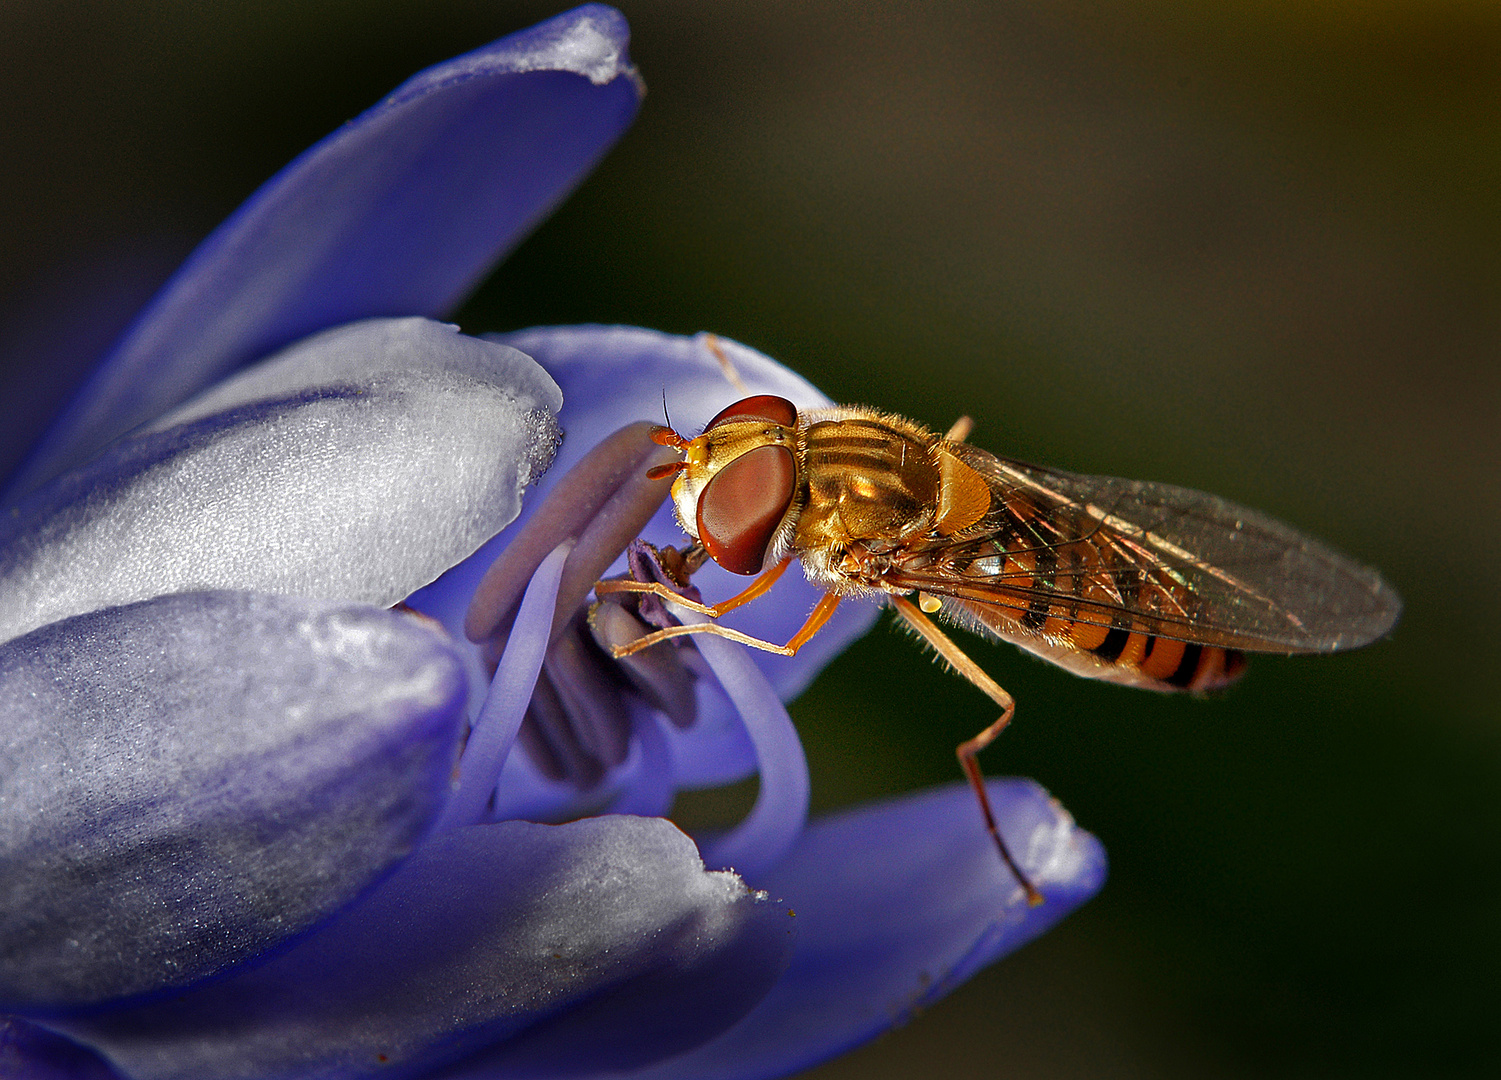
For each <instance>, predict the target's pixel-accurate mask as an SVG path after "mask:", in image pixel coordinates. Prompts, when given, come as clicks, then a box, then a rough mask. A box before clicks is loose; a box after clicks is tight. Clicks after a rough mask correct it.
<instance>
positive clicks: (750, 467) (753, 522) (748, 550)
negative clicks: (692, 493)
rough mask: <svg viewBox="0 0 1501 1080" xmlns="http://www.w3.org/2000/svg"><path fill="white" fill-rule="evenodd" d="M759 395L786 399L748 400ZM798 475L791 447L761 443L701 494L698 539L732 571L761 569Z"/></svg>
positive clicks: (717, 477) (713, 557)
mask: <svg viewBox="0 0 1501 1080" xmlns="http://www.w3.org/2000/svg"><path fill="white" fill-rule="evenodd" d="M759 400H770V401H782V399H781V398H769V399H761V398H747V399H746V401H759ZM782 403H783V404H784V405H786V406H787V407H788V408H789V409H790V408H792V406H791V404H790V403H788V402H785V401H782ZM740 404H742V405H743V404H745V402H741V403H740ZM731 408H734V406H731ZM720 415H721V416H723V415H724V414H723V413H721V414H720ZM767 419H771V418H770V417H768V418H767ZM715 423H718V419H717V418H716V420H715ZM711 426H712V425H711ZM796 478H797V467H796V466H795V465H794V463H793V460H792V452H791V451H789V450H788V449H787V448H786V447H784V446H758V447H756V448H755V449H754V450H751V451H748V452H747V453H744V454H741V455H740V456H739V457H737V458H736V459H735V460H734V461H732V462H730V463H729V464H728V465H726V466H725V467H724V468H722V469H720V470H719V471H718V472H717V473H715V474H714V479H712V480H710V481H709V483H708V486H706V487H705V488H704V490H703V493H702V494H701V495H699V497H698V538H699V540H700V541H701V542H702V543H703V545H704V547H705V549H707V551H708V552H709V556H710V557H711V558H712V559H713V560H714V561H715V562H717V563H718V564H719V565H720V566H722V567H724V568H725V569H726V570H729V571H732V572H733V573H736V574H755V573H759V572H760V570H761V564H762V563H763V562H765V561H766V549H767V548H768V547H770V546H771V538H772V537H773V536H774V535H775V534H776V531H777V525H779V524H780V523H781V521H782V515H783V514H785V513H787V507H788V505H789V504H790V503H791V502H792V491H793V485H794V484H795V483H796Z"/></svg>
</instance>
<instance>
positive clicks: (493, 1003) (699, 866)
mask: <svg viewBox="0 0 1501 1080" xmlns="http://www.w3.org/2000/svg"><path fill="white" fill-rule="evenodd" d="M793 928H794V923H793V920H791V919H789V917H788V914H787V912H786V909H785V908H782V907H781V906H780V905H779V904H775V903H772V902H770V901H768V900H767V899H766V898H765V897H764V895H761V894H755V893H751V892H749V891H748V890H747V889H746V888H745V886H744V884H743V883H742V882H741V881H740V879H739V878H737V877H735V876H734V875H732V874H725V873H719V872H715V873H708V872H705V871H704V868H703V863H702V862H701V861H700V860H699V858H698V852H697V850H696V849H695V848H694V846H693V843H692V842H691V841H690V840H688V838H687V837H685V836H683V835H682V834H681V833H679V832H678V831H677V830H676V829H674V828H673V827H672V826H671V825H670V824H668V823H667V822H664V821H660V820H654V819H650V818H627V817H609V818H596V819H592V820H588V821H580V822H575V823H573V824H572V825H564V826H550V825H532V824H527V823H523V822H505V823H501V824H497V825H475V826H470V827H468V828H464V829H457V830H454V831H452V832H448V833H444V834H442V835H440V836H436V837H434V838H433V839H432V840H430V841H429V842H428V843H426V844H424V845H423V846H422V847H421V848H420V849H419V850H418V852H417V853H416V854H415V855H413V857H412V858H411V859H410V860H409V861H408V862H407V863H406V864H405V865H404V866H403V867H402V868H401V869H400V870H399V871H398V872H397V873H396V874H395V875H393V876H392V877H391V878H390V879H389V880H388V881H387V882H386V883H384V884H383V885H382V886H380V888H378V889H377V890H376V891H375V892H374V893H372V894H371V896H370V897H369V898H368V899H366V900H365V901H364V902H363V903H361V904H359V905H357V906H356V907H354V908H352V909H351V910H349V911H348V912H346V913H345V914H344V915H343V916H341V917H340V918H339V919H337V920H335V921H334V922H333V923H332V924H330V925H329V926H328V927H327V928H326V929H325V930H323V931H322V932H321V933H318V934H315V935H313V936H312V937H310V938H308V939H307V940H305V941H303V942H301V943H300V944H298V945H297V946H296V947H294V948H293V949H291V950H289V951H288V952H286V953H284V954H283V955H281V956H280V957H277V958H276V959H274V960H272V961H270V962H269V963H267V964H265V965H263V966H261V967H259V968H256V969H254V970H250V971H246V972H244V973H242V974H238V975H235V976H233V977H231V978H229V979H225V980H223V981H220V982H218V983H214V984H211V985H208V986H205V987H202V988H200V989H198V990H196V991H193V992H190V993H188V994H185V995H182V996H180V997H178V998H175V999H173V1000H172V1001H169V1002H163V1003H161V1004H160V1005H155V1006H144V1007H141V1008H137V1009H132V1010H128V1011H125V1012H118V1013H111V1014H109V1015H105V1016H101V1017H98V1018H93V1019H89V1020H69V1021H66V1022H63V1023H58V1024H57V1025H56V1026H58V1027H59V1028H61V1029H62V1030H64V1031H66V1032H68V1033H69V1034H71V1035H73V1036H75V1037H77V1038H79V1039H82V1040H85V1041H87V1042H89V1043H90V1044H92V1045H94V1046H96V1047H98V1048H99V1049H100V1050H102V1051H103V1052H104V1053H105V1054H106V1055H108V1057H109V1058H110V1059H111V1060H112V1061H113V1062H115V1063H116V1064H117V1065H118V1066H119V1067H121V1068H122V1069H123V1071H125V1072H127V1073H129V1075H130V1076H132V1077H133V1078H135V1080H178V1078H180V1080H272V1078H277V1077H294V1076H295V1077H306V1076H339V1077H346V1078H347V1077H363V1076H410V1075H412V1074H413V1073H416V1072H420V1071H421V1070H423V1069H424V1068H429V1069H430V1068H436V1067H439V1066H442V1065H444V1064H448V1063H453V1062H461V1061H463V1059H465V1058H470V1057H471V1055H475V1054H478V1055H479V1056H478V1057H477V1058H471V1060H469V1061H468V1062H465V1063H464V1064H462V1065H460V1066H459V1068H458V1069H457V1070H456V1071H457V1072H458V1074H459V1075H469V1074H470V1072H471V1070H472V1071H473V1072H474V1073H475V1074H476V1075H478V1076H485V1077H495V1076H505V1075H512V1074H515V1073H519V1074H521V1075H529V1076H534V1075H538V1074H539V1073H542V1074H545V1075H558V1076H567V1075H572V1074H577V1073H580V1072H588V1071H592V1070H603V1069H610V1068H620V1067H629V1066H632V1065H639V1064H642V1063H644V1062H648V1061H651V1060H654V1059H657V1058H660V1057H662V1056H664V1055H667V1054H671V1053H675V1052H678V1051H681V1050H683V1049H686V1048H688V1047H691V1046H694V1045H697V1044H698V1043H700V1042H702V1041H703V1040H704V1039H706V1038H709V1037H711V1036H713V1035H714V1034H717V1033H718V1032H720V1031H722V1030H723V1029H724V1028H725V1027H726V1026H728V1025H729V1024H731V1023H733V1022H734V1021H735V1020H736V1019H738V1018H739V1017H740V1016H743V1015H744V1014H745V1013H746V1011H747V1010H748V1009H750V1008H751V1007H752V1006H753V1005H754V1003H755V1002H756V1001H757V1000H759V999H760V998H761V997H762V996H764V994H765V993H766V991H767V989H768V988H769V986H770V985H771V983H772V982H773V981H774V980H775V978H776V977H777V975H778V974H779V973H780V972H781V970H782V968H783V965H784V963H785V961H786V955H787V952H788V951H789V949H790V947H791V944H792V940H793V938H792V936H791V934H792V930H793ZM539 1063H542V1064H543V1065H544V1066H545V1067H544V1068H539ZM444 1075H451V1074H449V1073H446V1072H445V1074H444Z"/></svg>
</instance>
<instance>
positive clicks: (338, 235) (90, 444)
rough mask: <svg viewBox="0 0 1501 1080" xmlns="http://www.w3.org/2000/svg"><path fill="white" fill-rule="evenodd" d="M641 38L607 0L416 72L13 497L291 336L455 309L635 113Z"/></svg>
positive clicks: (96, 389) (98, 398)
mask: <svg viewBox="0 0 1501 1080" xmlns="http://www.w3.org/2000/svg"><path fill="white" fill-rule="evenodd" d="M627 36H628V32H627V27H626V24H625V20H624V18H622V17H621V15H620V14H619V12H617V11H615V10H613V9H612V8H608V7H603V6H601V5H596V4H591V5H588V6H585V7H581V8H578V9H576V10H574V11H571V12H569V13H567V14H565V15H560V16H558V17H557V18H555V19H551V20H549V21H548V22H545V23H542V24H541V25H539V26H536V27H533V28H532V29H530V30H526V31H523V32H521V33H518V34H513V35H511V36H510V37H507V38H502V39H501V40H499V41H497V42H495V43H494V44H492V45H489V46H486V47H485V48H483V49H480V50H478V51H476V52H472V53H469V54H467V55H465V56H461V57H458V58H456V59H454V60H450V61H448V62H447V63H444V64H440V65H438V66H437V67H434V68H430V69H429V70H427V71H425V72H423V73H422V74H420V75H417V76H416V77H414V78H413V79H411V80H409V81H408V82H407V83H406V84H404V85H403V86H401V87H400V88H398V89H397V90H396V91H395V92H394V93H392V94H391V96H390V97H388V98H386V99H385V100H384V101H382V102H381V103H380V104H378V105H376V106H375V107H374V108H372V109H370V110H368V111H367V112H365V113H364V114H363V115H361V116H359V117H357V118H356V119H354V120H352V121H350V122H349V123H348V124H346V125H344V126H343V127H341V128H340V129H339V130H338V131H336V132H335V133H334V134H332V135H330V136H329V137H328V138H326V139H324V140H323V141H322V142H320V143H319V144H317V145H316V146H314V147H313V148H312V149H310V150H308V151H307V152H306V153H304V154H303V155H302V156H301V157H299V158H298V159H297V160H296V161H294V162H293V163H292V164H291V165H289V166H288V167H287V168H286V169H284V170H282V172H281V173H279V174H278V175H277V176H275V177H274V178H273V179H271V180H270V181H269V182H268V183H267V184H266V185H265V186H264V187H263V188H262V189H261V190H260V191H259V192H257V193H256V194H255V195H254V196H252V197H251V198H250V200H249V201H248V202H246V203H245V204H244V205H243V206H242V207H241V208H240V209H239V210H238V211H236V212H235V213H234V214H233V215H232V216H231V217H230V218H229V219H228V220H227V221H226V222H225V223H224V224H223V225H221V226H220V227H219V228H218V229H217V230H216V231H215V232H214V233H213V235H211V236H210V237H209V238H208V239H207V240H206V241H204V243H203V244H202V245H201V246H200V247H199V249H198V250H197V252H196V253H195V254H194V255H193V256H192V258H190V259H189V260H188V262H187V263H186V264H185V265H184V266H183V268H182V269H181V270H180V271H179V272H178V274H177V275H176V277H174V278H173V280H172V281H171V282H170V283H169V284H168V285H167V287H166V288H165V289H164V290H163V291H162V292H161V293H160V294H159V295H158V296H157V299H156V300H155V301H154V302H153V304H152V305H151V306H150V307H149V308H147V310H146V311H145V312H144V313H143V314H142V315H141V317H140V318H139V320H138V321H137V322H136V324H135V326H134V327H133V328H132V329H131V331H130V332H129V333H128V334H127V335H126V337H125V338H124V339H123V340H122V341H121V342H120V343H119V345H118V346H117V347H116V348H115V350H114V352H113V353H112V354H111V355H110V356H109V357H108V358H107V360H106V361H105V363H104V366H103V367H102V368H101V369H100V370H99V371H98V372H97V373H96V375H95V376H94V378H93V379H92V380H91V381H90V382H89V383H88V385H87V386H86V387H85V388H84V391H83V392H82V393H81V394H80V396H79V397H78V398H77V399H76V400H75V401H74V403H73V405H72V406H70V407H69V409H68V410H67V412H65V413H64V415H63V417H62V418H61V419H60V420H59V421H58V423H57V425H56V426H55V427H54V428H53V430H52V432H51V433H50V434H49V436H48V437H47V439H46V440H45V441H44V443H43V444H42V446H41V447H40V448H39V449H38V451H37V452H36V453H35V455H34V456H33V458H32V459H31V461H29V462H28V463H27V465H26V466H25V467H24V468H23V470H22V471H21V473H20V474H19V475H18V477H17V480H16V482H15V486H14V487H13V488H12V489H11V491H12V495H13V496H15V495H19V494H23V493H24V492H26V491H28V490H30V489H31V488H33V487H35V486H37V485H38V484H40V483H42V482H43V481H45V480H46V479H47V478H48V477H50V476H55V475H57V474H58V473H60V472H61V471H63V470H64V469H65V468H69V467H71V466H73V465H76V464H78V463H80V462H82V461H85V460H87V459H88V458H89V457H91V456H92V455H93V454H94V453H95V452H96V451H97V450H98V449H99V448H100V447H102V446H104V445H105V444H106V443H108V442H110V441H111V440H113V439H114V438H115V437H117V436H118V435H120V434H122V433H123V432H125V431H127V430H129V429H130V428H132V427H134V426H136V425H137V424H140V423H142V422H145V421H148V420H150V419H152V418H153V417H155V416H156V415H158V414H160V413H161V412H163V411H164V410H166V409H167V408H170V407H171V406H173V405H175V404H177V403H178V402H180V401H183V400H184V399H186V398H187V397H189V396H190V395H192V394H194V393H196V392H197V391H199V390H201V389H202V388H204V387H206V386H208V385H210V384H212V383H214V382H216V381H217V380H219V379H220V378H222V377H223V376H225V375H227V374H228V373H229V372H231V371H233V370H234V369H235V368H237V367H239V366H241V365H243V364H245V363H248V362H250V361H252V360H254V359H256V358H257V357H260V356H264V355H265V354H267V353H269V352H271V351H272V350H274V349H278V348H280V347H282V346H283V345H286V344H287V343H288V342H291V341H295V340H297V339H298V338H301V337H304V336H306V335H308V334H311V333H314V332H315V331H318V330H322V329H324V328H326V327H330V326H336V325H338V324H340V323H345V322H350V321H352V320H355V319H362V318H366V317H368V316H373V315H442V314H445V313H446V312H448V311H449V310H450V309H452V308H453V307H454V305H455V304H457V303H458V301H459V300H461V299H462V298H463V297H464V295H465V294H466V293H468V291H469V290H470V289H471V288H472V287H473V285H474V284H475V283H476V282H477V281H478V280H479V279H480V278H481V277H483V276H484V274H485V273H486V272H487V271H488V270H489V269H490V268H491V267H492V266H494V265H495V263H496V262H498V261H499V260H500V258H501V257H503V256H504V255H505V254H506V253H507V252H508V251H510V250H511V248H513V247H514V246H515V245H516V244H517V243H518V242H519V241H520V239H521V238H522V237H523V236H525V235H526V233H527V232H529V231H530V230H531V229H532V228H533V227H534V226H535V225H536V224H537V223H538V222H539V221H541V220H542V219H543V218H544V217H545V216H546V215H547V214H548V213H549V212H550V211H551V210H552V208H553V207H554V206H556V205H557V203H558V202H560V201H561V200H562V199H563V197H564V196H566V195H567V194H568V192H569V191H571V190H572V189H573V188H574V186H576V185H577V184H578V183H579V181H580V180H582V178H583V177H584V176H585V175H586V174H587V173H588V172H589V171H590V170H591V169H592V168H593V167H594V165H595V163H596V162H597V161H598V160H599V158H600V157H601V156H602V155H603V154H604V152H605V151H606V150H607V149H608V148H609V147H610V146H611V145H612V144H613V143H614V142H615V140H616V139H617V138H618V137H619V136H620V134H621V133H622V132H623V131H624V130H625V129H626V127H628V126H629V124H630V122H631V120H632V119H633V118H634V117H635V114H636V109H637V106H638V105H639V103H640V97H641V86H640V84H639V82H638V81H637V79H636V77H635V72H634V70H633V69H632V68H631V67H630V63H629V60H628V58H627V56H626V52H625V48H626V41H627Z"/></svg>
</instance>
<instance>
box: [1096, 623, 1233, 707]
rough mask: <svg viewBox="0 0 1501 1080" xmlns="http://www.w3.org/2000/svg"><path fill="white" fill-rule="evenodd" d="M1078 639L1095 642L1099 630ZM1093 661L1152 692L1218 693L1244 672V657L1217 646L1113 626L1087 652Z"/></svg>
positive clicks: (1097, 628) (1098, 628) (1231, 650)
mask: <svg viewBox="0 0 1501 1080" xmlns="http://www.w3.org/2000/svg"><path fill="white" fill-rule="evenodd" d="M1079 629H1081V630H1085V631H1088V633H1087V634H1081V635H1079V637H1081V638H1086V637H1087V638H1088V639H1094V638H1096V637H1098V631H1099V630H1100V627H1097V626H1089V627H1079ZM1087 651H1088V652H1089V653H1090V654H1091V655H1092V656H1093V657H1094V658H1095V659H1096V660H1099V661H1103V662H1104V663H1106V664H1110V665H1112V666H1114V667H1118V668H1126V669H1129V670H1131V671H1133V672H1136V673H1138V674H1140V675H1142V676H1144V677H1145V679H1146V680H1149V683H1148V684H1149V685H1150V686H1152V688H1153V689H1159V690H1187V691H1189V692H1191V693H1202V692H1204V691H1208V690H1218V689H1219V688H1220V687H1222V686H1228V685H1229V684H1230V683H1232V682H1234V681H1235V680H1236V679H1238V678H1239V677H1240V675H1241V673H1242V672H1244V671H1245V669H1246V656H1245V653H1242V652H1239V651H1237V650H1234V649H1222V648H1220V647H1218V646H1216V645H1196V644H1194V643H1192V642H1187V641H1178V640H1176V639H1174V638H1165V637H1161V636H1159V635H1157V634H1153V633H1149V632H1147V631H1145V630H1142V629H1136V630H1128V629H1125V628H1124V627H1120V626H1112V627H1111V628H1110V629H1109V630H1108V631H1106V632H1105V635H1104V637H1103V638H1102V639H1100V641H1099V643H1098V644H1096V645H1093V646H1092V647H1091V648H1089V649H1088V650H1087Z"/></svg>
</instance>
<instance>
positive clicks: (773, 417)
mask: <svg viewBox="0 0 1501 1080" xmlns="http://www.w3.org/2000/svg"><path fill="white" fill-rule="evenodd" d="M726 420H766V421H769V422H771V423H773V424H778V425H780V426H782V427H794V426H796V424H797V406H796V405H794V404H792V402H790V401H788V400H787V399H786V398H784V397H777V396H776V395H775V394H757V395H756V396H755V397H748V398H741V399H740V400H739V401H737V402H735V404H733V405H731V406H729V407H728V408H727V409H725V410H724V411H723V412H721V413H720V414H719V415H718V416H716V417H715V418H714V419H713V420H710V421H709V427H706V428H704V430H705V431H708V430H709V429H710V428H715V427H718V426H719V425H720V424H722V423H724V422H725V421H726Z"/></svg>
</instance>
